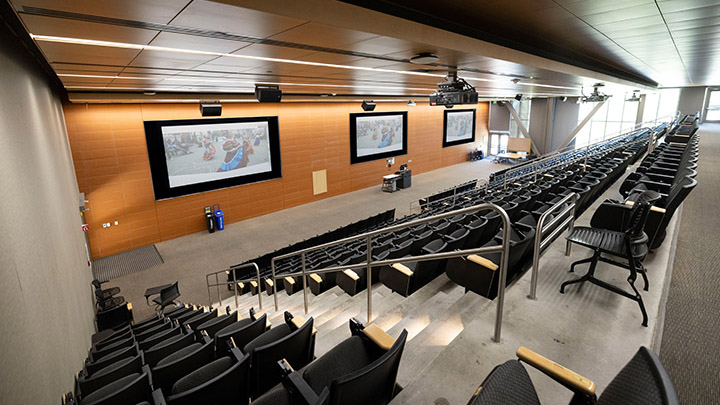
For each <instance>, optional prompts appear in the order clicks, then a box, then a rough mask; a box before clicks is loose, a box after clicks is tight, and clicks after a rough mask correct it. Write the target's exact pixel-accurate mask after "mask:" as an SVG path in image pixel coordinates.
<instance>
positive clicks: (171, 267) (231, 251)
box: [103, 159, 506, 319]
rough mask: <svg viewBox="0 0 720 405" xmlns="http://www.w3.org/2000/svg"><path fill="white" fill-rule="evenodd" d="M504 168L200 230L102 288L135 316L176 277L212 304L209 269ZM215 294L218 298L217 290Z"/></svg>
mask: <svg viewBox="0 0 720 405" xmlns="http://www.w3.org/2000/svg"><path fill="white" fill-rule="evenodd" d="M505 167H506V166H505V165H501V164H495V163H493V162H492V161H491V160H490V159H486V160H481V161H472V162H465V163H461V164H458V165H453V166H448V167H445V168H442V169H438V170H434V171H431V172H427V173H422V174H419V175H414V176H413V178H412V187H410V188H408V189H403V190H399V191H397V192H395V193H384V192H382V190H381V187H380V182H381V181H380V180H381V179H378V185H377V186H376V187H370V188H366V189H362V190H358V191H354V192H351V193H347V194H343V195H340V196H335V197H330V198H326V199H324V200H320V201H315V202H312V203H309V204H305V205H300V206H297V207H292V208H289V209H286V210H282V211H278V212H273V213H271V214H267V215H263V216H260V217H256V218H251V219H248V220H244V221H240V222H235V223H232V224H228V225H226V227H225V230H224V231H222V232H215V233H213V234H208V233H207V232H200V233H195V234H192V235H187V236H184V237H181V238H177V239H172V240H169V241H165V242H160V243H157V244H156V245H155V246H156V247H157V249H158V252H160V254H161V255H162V258H163V260H164V263H163V264H162V265H159V266H155V267H152V268H149V269H147V270H144V271H141V272H137V273H133V274H129V275H127V276H123V277H120V278H117V279H113V280H111V281H110V282H109V283H108V284H106V285H104V286H103V287H104V288H109V287H111V286H118V287H120V288H121V289H122V293H121V295H123V296H124V297H125V299H126V301H129V302H132V303H133V314H134V316H135V319H143V318H145V317H147V316H150V315H151V314H152V313H153V308H151V307H149V306H147V305H146V304H145V299H144V298H143V293H144V292H145V289H147V288H148V287H152V286H156V285H162V284H168V283H172V282H175V281H179V288H180V293H181V294H182V296H181V300H183V301H184V302H191V303H197V304H203V305H208V290H207V287H206V285H207V284H206V281H205V276H206V274H208V273H211V272H213V271H219V270H223V269H227V268H228V267H230V266H231V265H234V264H238V263H242V262H244V261H246V260H250V259H252V258H254V257H257V256H260V255H262V254H265V253H269V252H272V251H274V250H276V249H279V248H281V247H284V246H287V245H289V244H292V243H295V242H299V241H301V240H303V239H306V238H309V237H312V236H315V235H318V234H321V233H324V232H327V231H330V230H333V229H336V228H338V227H340V226H343V225H347V224H349V223H352V222H354V221H358V220H361V219H363V218H367V217H369V216H372V215H375V214H378V213H380V212H383V211H386V210H389V209H392V208H395V209H396V213H395V215H396V217H401V216H403V215H406V214H407V213H408V212H409V211H410V205H411V203H412V202H415V204H414V206H415V207H417V204H416V203H417V200H418V199H419V198H422V197H426V196H428V195H430V194H433V193H435V192H438V191H441V190H445V189H447V188H449V187H452V186H455V185H458V184H460V183H463V182H466V181H469V180H472V179H487V178H488V176H489V175H490V173H493V172H495V171H498V170H501V169H503V168H505ZM411 168H412V167H411ZM212 282H213V283H214V277H213V278H212ZM222 293H223V294H224V295H223V297H227V296H229V293H228V291H227V289H224V291H222ZM212 294H213V299H214V300H216V301H217V299H216V298H217V295H216V292H215V290H213V292H212Z"/></svg>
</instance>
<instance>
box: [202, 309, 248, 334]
mask: <svg viewBox="0 0 720 405" xmlns="http://www.w3.org/2000/svg"><path fill="white" fill-rule="evenodd" d="M225 311H226V313H225V314H224V315H220V316H218V317H217V318H212V319H208V320H207V321H205V322H203V323H201V324H199V325H198V326H196V327H195V328H194V330H195V336H196V337H197V338H200V337H201V333H200V332H201V331H205V332H206V333H207V335H208V336H210V337H213V336H215V333H217V331H219V330H220V329H222V328H224V327H226V326H228V325H231V324H233V323H235V322H237V320H238V313H237V311H233V312H230V307H228V308H226V309H225Z"/></svg>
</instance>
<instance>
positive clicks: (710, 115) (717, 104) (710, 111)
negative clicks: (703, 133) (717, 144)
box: [704, 89, 720, 122]
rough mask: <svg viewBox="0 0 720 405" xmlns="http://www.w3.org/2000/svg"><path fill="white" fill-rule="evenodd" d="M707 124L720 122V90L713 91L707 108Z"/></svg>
mask: <svg viewBox="0 0 720 405" xmlns="http://www.w3.org/2000/svg"><path fill="white" fill-rule="evenodd" d="M704 121H705V122H720V89H711V90H710V96H709V97H708V103H707V106H706V107H705V120H704Z"/></svg>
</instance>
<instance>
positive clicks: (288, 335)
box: [242, 312, 315, 398]
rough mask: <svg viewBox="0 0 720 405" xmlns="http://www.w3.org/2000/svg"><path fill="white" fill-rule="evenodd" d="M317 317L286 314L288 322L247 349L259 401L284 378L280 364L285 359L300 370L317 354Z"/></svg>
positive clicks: (254, 395)
mask: <svg viewBox="0 0 720 405" xmlns="http://www.w3.org/2000/svg"><path fill="white" fill-rule="evenodd" d="M314 333H315V332H314V328H313V318H312V317H311V318H309V319H308V320H307V321H305V319H304V318H303V317H300V316H296V317H293V316H292V315H291V314H290V313H289V312H285V323H283V324H281V325H278V326H276V327H274V328H272V329H270V330H269V331H267V332H265V333H263V334H262V335H260V336H258V337H257V338H255V339H253V340H252V341H251V342H249V343H248V344H246V345H245V347H243V349H242V351H243V353H245V354H249V355H250V356H251V359H252V360H251V366H250V378H249V384H250V390H251V393H250V394H251V396H252V398H257V397H259V396H260V395H262V394H263V393H264V392H265V391H267V390H269V389H270V388H272V387H273V386H274V385H275V384H277V383H279V382H280V380H281V378H282V375H281V373H280V369H279V368H278V366H277V362H278V361H280V360H282V359H285V360H287V361H288V362H289V363H290V365H291V366H292V367H293V368H296V369H300V368H302V367H305V365H307V364H308V363H309V362H310V361H312V359H313V357H314V354H315V335H314Z"/></svg>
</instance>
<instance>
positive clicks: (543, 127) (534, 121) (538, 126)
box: [528, 98, 553, 154]
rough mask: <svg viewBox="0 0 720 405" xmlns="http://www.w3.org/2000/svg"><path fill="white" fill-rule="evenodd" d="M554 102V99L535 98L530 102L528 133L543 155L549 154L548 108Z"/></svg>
mask: <svg viewBox="0 0 720 405" xmlns="http://www.w3.org/2000/svg"><path fill="white" fill-rule="evenodd" d="M552 102H553V99H552V98H534V99H532V100H531V102H530V103H531V104H530V124H529V128H528V132H529V133H530V138H531V139H532V141H533V144H535V146H536V147H537V148H538V149H539V150H540V153H541V154H545V153H547V152H548V150H547V149H548V146H549V145H548V144H549V133H548V131H547V129H548V125H547V124H548V122H547V121H548V108H549V106H550V104H551V103H552Z"/></svg>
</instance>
